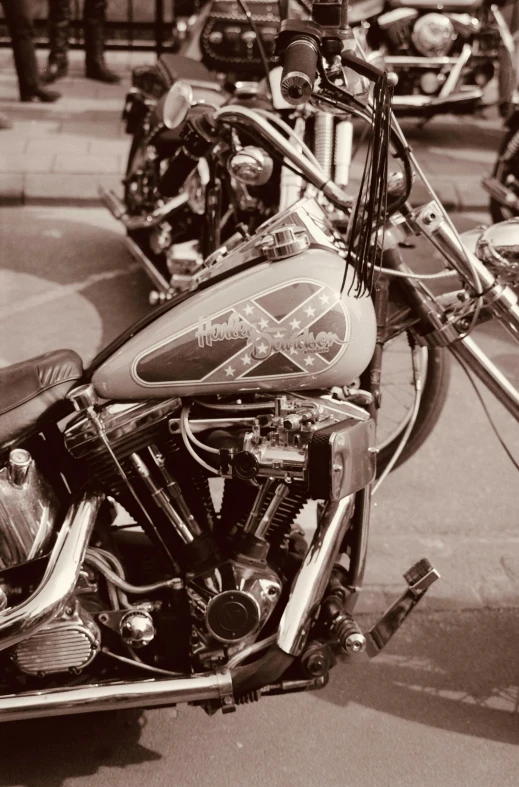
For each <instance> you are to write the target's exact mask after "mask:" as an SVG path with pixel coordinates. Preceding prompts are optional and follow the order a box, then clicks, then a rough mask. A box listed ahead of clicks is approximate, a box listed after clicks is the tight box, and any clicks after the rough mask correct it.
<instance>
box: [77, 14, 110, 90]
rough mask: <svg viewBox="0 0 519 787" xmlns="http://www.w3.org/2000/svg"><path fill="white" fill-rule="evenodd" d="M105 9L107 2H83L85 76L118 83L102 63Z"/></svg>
mask: <svg viewBox="0 0 519 787" xmlns="http://www.w3.org/2000/svg"><path fill="white" fill-rule="evenodd" d="M106 7H107V0H85V3H84V6H83V29H84V32H85V63H86V75H87V77H90V78H91V79H98V80H99V81H101V82H118V81H119V78H118V77H117V75H116V74H114V73H113V72H112V71H110V70H109V69H108V68H107V67H106V64H105V62H104V48H105V19H106Z"/></svg>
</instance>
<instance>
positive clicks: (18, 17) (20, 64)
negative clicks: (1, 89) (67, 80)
mask: <svg viewBox="0 0 519 787" xmlns="http://www.w3.org/2000/svg"><path fill="white" fill-rule="evenodd" d="M0 2H1V3H2V6H3V9H4V15H5V21H6V23H7V27H8V29H9V35H10V36H11V42H12V47H13V55H14V64H15V67H16V73H17V75H18V84H19V86H20V99H21V100H22V101H56V99H57V98H59V96H60V94H59V93H56V92H54V91H51V90H43V88H42V87H41V85H40V79H39V76H38V65H37V63H36V53H35V50H34V42H33V27H32V16H31V7H30V3H29V0H0Z"/></svg>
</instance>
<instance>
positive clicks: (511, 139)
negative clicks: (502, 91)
mask: <svg viewBox="0 0 519 787" xmlns="http://www.w3.org/2000/svg"><path fill="white" fill-rule="evenodd" d="M505 127H506V132H505V135H504V137H503V141H502V143H501V146H500V149H499V153H498V156H497V160H496V163H495V166H494V171H493V172H492V175H491V176H489V177H485V178H483V180H482V185H483V188H484V189H485V191H487V193H488V194H489V195H490V205H489V208H490V215H491V217H492V221H494V222H500V221H505V220H506V219H511V218H513V217H517V216H519V91H516V93H515V95H514V100H513V101H512V103H511V108H510V111H509V114H508V116H507V118H506V120H505Z"/></svg>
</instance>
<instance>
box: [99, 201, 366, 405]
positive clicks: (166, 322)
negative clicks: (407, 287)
mask: <svg viewBox="0 0 519 787" xmlns="http://www.w3.org/2000/svg"><path fill="white" fill-rule="evenodd" d="M287 225H291V226H293V227H295V228H301V229H303V230H304V231H305V232H306V233H307V234H308V241H309V248H306V249H303V250H302V251H300V252H297V251H296V253H295V254H294V255H293V256H290V257H288V258H284V259H281V260H276V261H268V260H267V249H268V248H269V245H272V233H273V232H274V231H275V230H277V229H279V228H281V227H286V226H287ZM215 260H216V261H215V262H214V264H213V266H212V267H211V268H209V269H208V272H207V275H206V277H205V278H212V277H215V276H217V275H219V280H217V281H215V283H214V284H213V285H212V286H210V287H207V288H205V289H203V290H199V291H197V292H194V293H193V294H192V295H191V296H190V297H189V298H186V299H185V300H183V301H182V302H181V303H179V304H177V305H176V306H174V307H173V308H171V309H170V310H169V311H167V312H166V313H163V314H161V315H160V316H159V317H158V318H157V319H156V320H155V322H153V323H151V324H150V325H148V326H147V327H146V328H144V329H143V330H142V331H140V332H139V333H137V334H136V335H134V336H133V337H132V338H130V339H129V340H128V341H127V342H126V344H125V345H123V346H122V347H121V348H120V349H119V350H117V351H116V352H115V353H114V355H113V356H111V357H110V358H109V359H108V360H107V361H105V363H104V364H102V365H101V366H100V367H99V368H98V369H97V370H96V371H95V373H94V375H93V378H92V383H93V385H94V387H95V389H96V392H97V393H98V395H100V396H101V397H103V398H106V399H115V400H130V399H133V400H137V399H142V398H144V397H146V398H150V397H154V398H168V397H173V396H191V395H201V394H206V393H211V394H212V393H227V394H235V393H238V392H242V391H255V390H272V391H284V390H296V389H302V388H306V389H312V388H313V389H315V388H328V387H331V386H333V385H347V384H348V383H350V382H351V381H352V380H354V379H355V378H356V377H358V376H359V375H360V374H361V372H362V371H363V370H364V369H365V368H366V366H367V365H368V363H369V361H370V359H371V356H372V354H373V350H374V346H375V335H376V320H375V315H374V309H373V304H372V301H371V299H370V298H369V297H361V298H356V297H354V296H353V295H352V294H350V292H349V291H350V290H351V291H353V289H354V286H355V274H354V272H353V271H351V270H350V271H348V275H347V277H346V282H345V286H344V288H343V289H342V292H341V287H342V282H343V276H344V265H345V262H344V260H343V259H342V257H341V256H340V255H339V254H338V253H337V250H336V247H335V245H334V242H333V230H332V229H331V228H330V225H329V223H328V221H327V219H326V216H325V215H324V213H323V211H322V209H321V208H320V207H319V206H318V205H317V204H316V203H315V201H313V200H307V201H302V202H301V203H298V204H297V205H295V206H293V207H292V208H291V209H289V210H288V211H285V212H284V213H283V214H279V215H278V216H276V217H274V219H272V220H270V221H269V222H267V223H266V224H265V225H263V226H262V227H261V228H260V229H259V231H258V233H257V234H256V235H255V236H254V237H253V238H252V239H251V240H248V241H245V242H244V243H242V244H240V245H239V246H238V247H237V248H236V249H234V250H233V251H231V252H230V253H228V254H227V253H226V251H225V249H222V250H221V253H220V256H218V255H217V256H216V257H215ZM233 271H236V272H235V273H234V275H233ZM224 273H225V274H227V275H226V276H225V277H224V276H222V274H224ZM229 274H230V275H229ZM352 285H353V286H352Z"/></svg>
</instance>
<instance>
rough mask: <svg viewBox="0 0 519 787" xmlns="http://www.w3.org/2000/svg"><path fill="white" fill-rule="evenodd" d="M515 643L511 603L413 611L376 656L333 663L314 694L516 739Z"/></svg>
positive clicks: (518, 636)
mask: <svg viewBox="0 0 519 787" xmlns="http://www.w3.org/2000/svg"><path fill="white" fill-rule="evenodd" d="M359 618H360V616H359ZM371 622H372V621H370V624H371ZM363 623H364V621H363ZM366 628H369V626H366ZM518 644H519V627H518V625H517V610H514V609H510V610H495V609H493V610H489V609H488V610H483V611H473V612H470V611H464V612H459V613H448V614H446V613H429V614H427V615H425V614H424V613H416V614H415V616H414V617H412V618H410V619H409V620H408V621H406V623H405V624H404V625H403V627H402V628H401V629H400V630H399V631H398V632H397V634H395V636H394V638H393V639H392V640H391V642H390V643H389V644H388V645H387V646H386V649H385V650H384V651H383V652H382V653H381V654H380V655H379V656H377V657H376V658H375V659H373V660H372V661H370V662H368V663H366V662H364V663H362V664H359V663H357V664H344V665H340V666H339V667H336V668H335V671H332V675H331V679H330V684H329V685H328V686H327V687H326V688H325V689H324V690H322V691H321V692H319V693H318V694H316V696H318V697H319V698H321V699H324V700H326V701H327V702H331V703H333V704H335V705H343V706H345V705H348V704H349V703H351V702H353V703H356V704H358V705H359V706H361V707H362V706H364V707H369V708H372V709H374V710H377V711H382V712H383V713H387V714H389V715H391V716H398V717H400V718H402V719H406V720H407V721H411V722H418V723H420V724H424V725H426V726H428V727H437V728H440V729H443V730H447V731H449V732H457V733H461V734H463V735H471V736H475V737H478V738H485V739H488V740H492V741H499V742H503V743H519V676H518V671H517V649H518Z"/></svg>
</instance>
